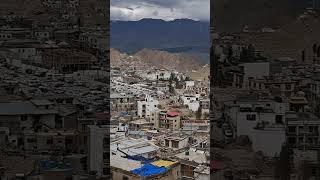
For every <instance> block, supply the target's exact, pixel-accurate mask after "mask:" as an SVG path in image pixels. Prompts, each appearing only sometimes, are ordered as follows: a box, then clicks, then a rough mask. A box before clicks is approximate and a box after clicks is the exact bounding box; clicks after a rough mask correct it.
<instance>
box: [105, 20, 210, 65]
mask: <svg viewBox="0 0 320 180" xmlns="http://www.w3.org/2000/svg"><path fill="white" fill-rule="evenodd" d="M110 45H111V47H112V48H115V49H118V50H120V51H122V52H126V53H129V54H132V53H136V52H137V51H140V50H141V49H144V48H148V49H153V50H160V51H167V52H171V53H186V54H191V55H193V56H195V57H197V58H198V59H199V61H201V62H203V63H208V62H209V57H210V55H209V52H210V51H209V47H210V23H209V22H204V21H194V20H191V19H176V20H172V21H164V20H161V19H141V20H139V21H111V22H110Z"/></svg>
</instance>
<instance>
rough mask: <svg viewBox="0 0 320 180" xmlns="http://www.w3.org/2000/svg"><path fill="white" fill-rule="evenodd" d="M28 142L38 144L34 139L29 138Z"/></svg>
mask: <svg viewBox="0 0 320 180" xmlns="http://www.w3.org/2000/svg"><path fill="white" fill-rule="evenodd" d="M27 142H28V143H34V142H36V139H34V138H28V139H27Z"/></svg>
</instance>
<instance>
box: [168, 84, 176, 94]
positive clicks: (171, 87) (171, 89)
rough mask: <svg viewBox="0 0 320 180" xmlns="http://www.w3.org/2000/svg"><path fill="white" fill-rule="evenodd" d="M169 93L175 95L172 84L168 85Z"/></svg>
mask: <svg viewBox="0 0 320 180" xmlns="http://www.w3.org/2000/svg"><path fill="white" fill-rule="evenodd" d="M169 92H170V93H171V94H175V93H176V91H175V88H174V87H173V86H172V84H170V85H169Z"/></svg>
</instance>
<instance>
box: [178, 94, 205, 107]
mask: <svg viewBox="0 0 320 180" xmlns="http://www.w3.org/2000/svg"><path fill="white" fill-rule="evenodd" d="M199 97H200V95H199V94H196V95H184V96H181V100H182V103H183V105H186V106H188V108H189V109H190V110H192V111H198V109H199V106H200V103H199Z"/></svg>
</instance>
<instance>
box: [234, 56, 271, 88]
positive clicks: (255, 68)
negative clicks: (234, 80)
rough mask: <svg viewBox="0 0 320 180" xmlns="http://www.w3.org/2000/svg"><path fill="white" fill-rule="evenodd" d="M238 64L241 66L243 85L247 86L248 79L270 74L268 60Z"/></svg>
mask: <svg viewBox="0 0 320 180" xmlns="http://www.w3.org/2000/svg"><path fill="white" fill-rule="evenodd" d="M239 66H241V67H243V73H244V76H243V86H242V87H244V88H247V87H248V79H261V78H263V77H268V76H269V75H270V69H269V68H270V65H269V62H255V63H243V64H240V65H239Z"/></svg>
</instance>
